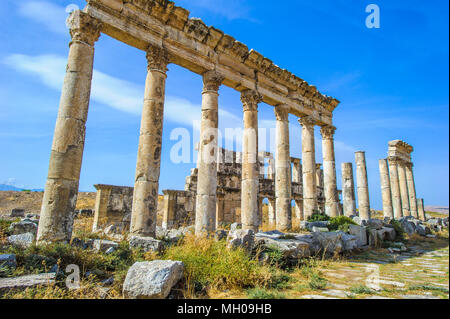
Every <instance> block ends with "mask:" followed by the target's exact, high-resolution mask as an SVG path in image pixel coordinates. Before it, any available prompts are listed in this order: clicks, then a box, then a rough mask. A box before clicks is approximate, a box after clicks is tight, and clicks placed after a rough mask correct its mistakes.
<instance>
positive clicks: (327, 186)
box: [320, 125, 339, 217]
mask: <svg viewBox="0 0 450 319" xmlns="http://www.w3.org/2000/svg"><path fill="white" fill-rule="evenodd" d="M335 131H336V128H335V127H334V126H329V125H327V126H323V127H322V128H321V130H320V133H321V134H322V153H323V173H324V192H325V213H326V214H327V215H328V216H330V217H337V216H339V196H338V192H337V181H336V162H335V155H334V133H335Z"/></svg>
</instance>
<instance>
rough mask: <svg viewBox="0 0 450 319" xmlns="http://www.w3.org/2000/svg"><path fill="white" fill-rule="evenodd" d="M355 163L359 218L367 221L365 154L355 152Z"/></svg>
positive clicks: (367, 186)
mask: <svg viewBox="0 0 450 319" xmlns="http://www.w3.org/2000/svg"><path fill="white" fill-rule="evenodd" d="M355 161H356V185H357V190H358V210H359V217H361V219H363V220H368V219H370V199H369V184H368V180H367V166H366V153H365V152H356V153H355Z"/></svg>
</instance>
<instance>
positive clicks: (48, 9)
mask: <svg viewBox="0 0 450 319" xmlns="http://www.w3.org/2000/svg"><path fill="white" fill-rule="evenodd" d="M18 5H19V9H18V10H19V14H20V15H22V16H24V17H27V18H29V19H31V20H33V21H35V22H38V23H41V24H43V25H44V26H46V27H47V28H48V29H49V30H50V31H52V32H55V33H60V34H67V33H68V31H67V27H66V19H67V16H68V13H66V8H65V7H61V6H58V5H55V4H53V3H50V2H47V1H26V2H23V1H21V2H20V3H19V4H18Z"/></svg>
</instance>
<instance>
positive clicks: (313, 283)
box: [308, 274, 328, 290]
mask: <svg viewBox="0 0 450 319" xmlns="http://www.w3.org/2000/svg"><path fill="white" fill-rule="evenodd" d="M327 283H328V281H327V280H326V279H325V278H323V277H321V276H319V275H318V274H313V275H312V276H311V277H310V279H309V282H308V285H309V288H311V289H313V290H323V289H325V288H326V286H327Z"/></svg>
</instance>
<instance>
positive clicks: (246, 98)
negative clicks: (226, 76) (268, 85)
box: [241, 90, 262, 112]
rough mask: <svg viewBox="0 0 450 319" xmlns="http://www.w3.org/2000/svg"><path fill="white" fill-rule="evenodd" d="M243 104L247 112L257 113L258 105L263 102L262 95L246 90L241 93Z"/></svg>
mask: <svg viewBox="0 0 450 319" xmlns="http://www.w3.org/2000/svg"><path fill="white" fill-rule="evenodd" d="M241 102H242V104H243V107H244V112H245V111H257V110H258V104H259V103H261V102H262V95H261V94H259V93H258V92H257V91H254V90H245V91H242V92H241Z"/></svg>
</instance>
